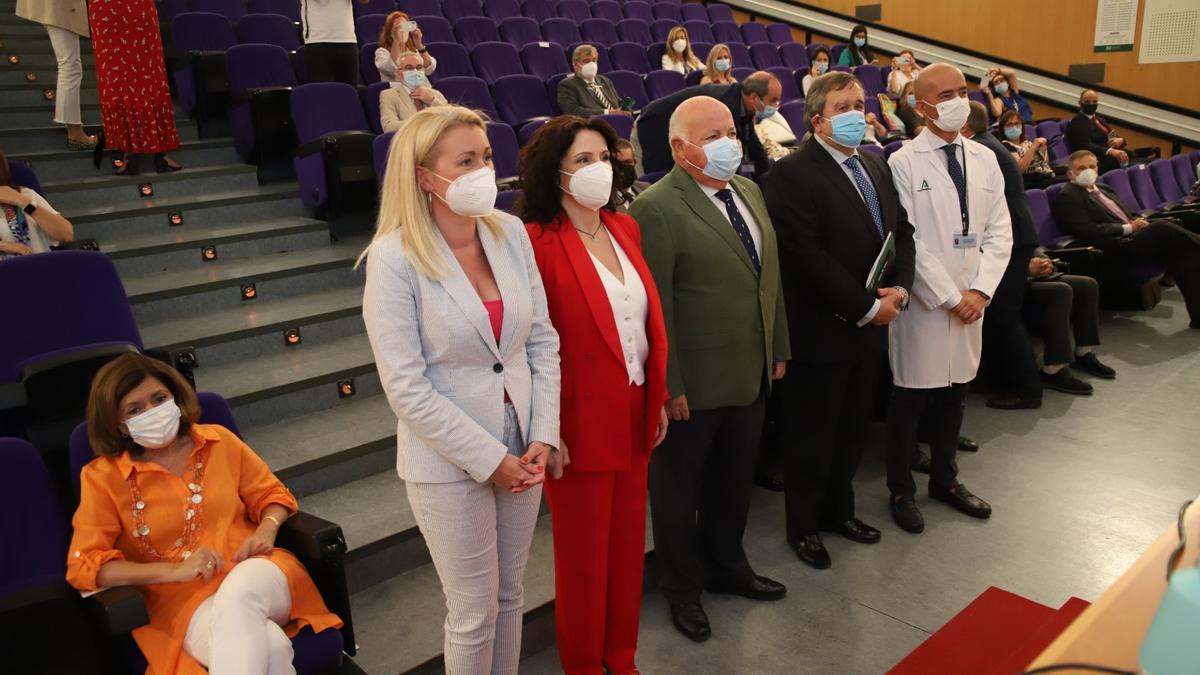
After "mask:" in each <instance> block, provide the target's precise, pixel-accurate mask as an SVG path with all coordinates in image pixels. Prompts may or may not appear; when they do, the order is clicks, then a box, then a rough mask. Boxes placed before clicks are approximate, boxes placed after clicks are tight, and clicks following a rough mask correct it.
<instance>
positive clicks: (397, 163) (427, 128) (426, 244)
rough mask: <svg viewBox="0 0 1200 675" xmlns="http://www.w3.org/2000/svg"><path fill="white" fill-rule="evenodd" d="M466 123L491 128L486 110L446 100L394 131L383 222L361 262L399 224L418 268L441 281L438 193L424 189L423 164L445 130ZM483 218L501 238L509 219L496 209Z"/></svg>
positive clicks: (430, 163) (430, 161) (442, 262)
mask: <svg viewBox="0 0 1200 675" xmlns="http://www.w3.org/2000/svg"><path fill="white" fill-rule="evenodd" d="M461 126H471V127H477V128H479V129H480V130H483V131H486V130H487V127H486V125H485V123H484V118H483V117H482V116H481V115H480V113H477V112H475V111H474V110H470V109H468V108H464V107H462V106H457V105H440V106H435V107H433V108H426V109H425V110H422V111H421V112H419V113H417V114H416V115H413V116H412V117H410V118H408V120H407V121H406V122H405V123H404V126H402V127H400V130H399V131H397V132H396V135H395V136H393V137H392V142H391V145H390V147H389V148H388V159H387V166H386V168H385V169H384V176H383V186H382V187H381V188H380V200H379V222H378V224H377V225H376V227H375V236H374V237H373V238H372V239H371V243H370V244H368V245H367V248H366V249H364V250H363V252H362V254H361V255H359V256H358V261H357V262H356V263H355V265H356V266H357V265H359V264H361V263H362V261H363V260H364V259H366V257H367V254H368V253H370V251H371V247H372V246H374V245H375V242H377V241H379V240H380V239H382V238H384V237H386V236H388V235H390V234H391V233H392V232H395V231H397V230H399V231H400V243H401V244H402V245H403V247H404V256H405V257H406V258H408V261H409V263H411V264H412V266H413V267H415V268H417V271H419V272H420V273H421V274H424V275H425V276H426V277H428V278H430V279H433V280H435V281H436V280H440V279H442V278H444V277H445V276H446V273H447V271H448V270H447V261H446V258H445V256H444V255H443V253H442V249H441V246H440V245H439V244H438V233H437V232H436V231H435V230H436V228H437V225H436V224H435V223H434V222H433V214H432V213H430V210H429V203H430V200H431V199H437V197H433V196H432V195H429V194H426V193H424V192H422V190H421V187H420V186H419V185H418V184H417V167H418V166H423V167H425V168H427V169H431V168H432V166H433V162H434V160H436V159H437V156H438V154H439V152H440V147H439V145H440V142H441V140H442V136H444V135H445V134H446V132H448V131H450V130H451V129H454V128H457V127H461ZM479 222H481V223H483V225H484V226H486V227H487V228H488V230H490V231H491V232H492V235H493V236H495V237H496V238H497V239H502V238H503V236H504V225H503V224H502V223H501V221H500V218H499V216H497V215H496V213H495V212H493V213H491V214H490V215H487V216H484V217H482V218H480V219H479Z"/></svg>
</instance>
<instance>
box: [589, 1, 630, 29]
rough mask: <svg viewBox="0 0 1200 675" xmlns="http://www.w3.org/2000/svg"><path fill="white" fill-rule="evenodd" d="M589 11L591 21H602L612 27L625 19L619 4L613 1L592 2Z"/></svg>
mask: <svg viewBox="0 0 1200 675" xmlns="http://www.w3.org/2000/svg"><path fill="white" fill-rule="evenodd" d="M591 9H592V18H593V19H604V20H605V21H607V22H609V23H610V24H612V25H614V26H615V25H617V22H618V21H621V20H623V19H624V18H625V15H624V14H622V13H621V5H620V3H617V2H614V1H613V0H595V1H594V2H592V8H591Z"/></svg>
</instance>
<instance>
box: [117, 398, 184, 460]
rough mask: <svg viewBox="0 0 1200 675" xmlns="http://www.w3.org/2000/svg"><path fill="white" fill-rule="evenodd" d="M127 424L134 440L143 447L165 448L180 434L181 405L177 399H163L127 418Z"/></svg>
mask: <svg viewBox="0 0 1200 675" xmlns="http://www.w3.org/2000/svg"><path fill="white" fill-rule="evenodd" d="M125 426H126V427H128V428H129V436H130V437H131V438H133V442H134V443H137V444H138V445H140V446H142V447H143V448H146V449H148V450H158V449H159V448H165V447H167V446H168V445H170V444H171V442H172V441H174V440H175V437H176V436H178V435H179V406H178V405H175V399H171V400H169V401H163V402H162V403H160V404H158V405H157V406H155V407H153V408H151V409H149V410H146V411H143V412H140V413H138V414H136V415H134V416H133V417H130V418H129V419H127V420H125Z"/></svg>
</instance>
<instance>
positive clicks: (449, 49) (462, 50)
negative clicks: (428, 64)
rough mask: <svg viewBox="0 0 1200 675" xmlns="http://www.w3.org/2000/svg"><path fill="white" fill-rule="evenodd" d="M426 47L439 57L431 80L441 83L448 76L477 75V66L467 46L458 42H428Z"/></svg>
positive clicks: (435, 56) (434, 55) (434, 56)
mask: <svg viewBox="0 0 1200 675" xmlns="http://www.w3.org/2000/svg"><path fill="white" fill-rule="evenodd" d="M425 47H426V48H427V49H428V50H429V53H430V54H431V55H432V56H433V58H435V59H437V64H438V65H437V70H435V71H433V75H431V76H430V80H431V81H432V82H434V83H439V82H441V81H442V80H443V79H445V78H447V77H475V67H474V66H472V65H471V56H470V55H469V54H468V53H467V49H466V47H463V46H462V45H460V44H458V43H457V42H426V43H425Z"/></svg>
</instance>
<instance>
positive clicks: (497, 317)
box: [483, 300, 504, 344]
mask: <svg viewBox="0 0 1200 675" xmlns="http://www.w3.org/2000/svg"><path fill="white" fill-rule="evenodd" d="M483 308H484V309H486V310H487V313H488V321H489V322H491V324H492V335H494V336H495V337H496V344H500V327H501V326H503V325H504V300H484V301H483Z"/></svg>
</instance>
